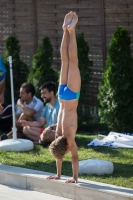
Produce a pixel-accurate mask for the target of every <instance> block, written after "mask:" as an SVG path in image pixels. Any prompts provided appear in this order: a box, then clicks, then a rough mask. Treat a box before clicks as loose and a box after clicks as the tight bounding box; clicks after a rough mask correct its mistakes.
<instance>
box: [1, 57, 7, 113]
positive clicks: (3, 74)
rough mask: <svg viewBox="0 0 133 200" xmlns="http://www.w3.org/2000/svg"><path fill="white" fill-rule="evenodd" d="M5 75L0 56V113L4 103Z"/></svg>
mask: <svg viewBox="0 0 133 200" xmlns="http://www.w3.org/2000/svg"><path fill="white" fill-rule="evenodd" d="M5 77H6V68H5V66H4V64H3V61H2V58H1V57H0V114H1V113H2V110H3V106H2V104H3V103H4V92H5V85H6V82H5Z"/></svg>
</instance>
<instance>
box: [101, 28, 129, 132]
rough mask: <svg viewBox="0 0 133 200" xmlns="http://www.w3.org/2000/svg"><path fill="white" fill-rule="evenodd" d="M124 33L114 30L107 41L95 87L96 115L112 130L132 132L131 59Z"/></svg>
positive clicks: (126, 36) (126, 33)
mask: <svg viewBox="0 0 133 200" xmlns="http://www.w3.org/2000/svg"><path fill="white" fill-rule="evenodd" d="M130 45H131V38H130V37H129V35H128V31H127V30H126V29H124V28H122V27H118V28H117V30H116V32H115V33H114V35H113V37H112V40H111V41H110V45H109V51H108V57H107V60H106V67H105V69H104V73H103V79H102V81H101V84H100V87H99V95H98V99H99V101H100V109H99V115H100V117H101V122H102V123H103V122H105V123H107V124H108V125H109V127H111V128H112V130H114V131H118V132H123V131H129V132H130V131H133V59H132V56H131V50H130Z"/></svg>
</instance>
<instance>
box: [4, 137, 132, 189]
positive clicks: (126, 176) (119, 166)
mask: <svg viewBox="0 0 133 200" xmlns="http://www.w3.org/2000/svg"><path fill="white" fill-rule="evenodd" d="M96 137H98V136H95V135H83V134H77V135H76V142H77V146H78V154H79V160H86V159H89V158H98V159H102V160H108V161H111V162H113V163H114V173H113V174H111V175H102V176H99V175H91V176H90V175H86V174H84V175H79V177H80V178H83V179H87V180H93V181H97V182H102V183H108V184H113V185H118V186H123V187H127V188H133V149H120V148H119V149H112V148H108V147H88V146H87V144H88V143H89V142H90V141H92V140H93V139H94V138H96ZM70 161H71V154H70V153H69V154H67V155H66V156H65V158H64V162H63V169H62V174H63V175H67V176H71V175H72V170H71V162H70ZM0 163H2V164H6V165H13V166H19V167H24V168H29V169H35V170H40V171H46V172H52V173H56V167H55V161H54V159H53V157H52V156H51V154H50V153H49V150H48V148H43V147H42V146H39V145H35V148H34V150H32V151H29V152H5V151H0Z"/></svg>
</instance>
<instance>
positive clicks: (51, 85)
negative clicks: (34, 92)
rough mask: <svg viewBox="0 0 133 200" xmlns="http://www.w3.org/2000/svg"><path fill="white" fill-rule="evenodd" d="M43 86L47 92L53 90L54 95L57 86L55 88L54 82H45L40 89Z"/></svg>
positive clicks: (41, 88)
mask: <svg viewBox="0 0 133 200" xmlns="http://www.w3.org/2000/svg"><path fill="white" fill-rule="evenodd" d="M44 88H46V89H47V90H48V91H49V92H52V91H53V92H54V95H55V96H56V92H57V88H56V84H55V83H53V82H46V83H44V84H43V85H42V86H41V87H40V90H43V89H44Z"/></svg>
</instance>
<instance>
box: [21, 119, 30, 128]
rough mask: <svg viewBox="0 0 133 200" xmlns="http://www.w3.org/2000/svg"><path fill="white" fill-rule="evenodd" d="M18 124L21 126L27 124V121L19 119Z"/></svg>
mask: <svg viewBox="0 0 133 200" xmlns="http://www.w3.org/2000/svg"><path fill="white" fill-rule="evenodd" d="M20 124H21V126H23V127H24V126H28V125H29V124H28V121H26V120H20Z"/></svg>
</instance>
